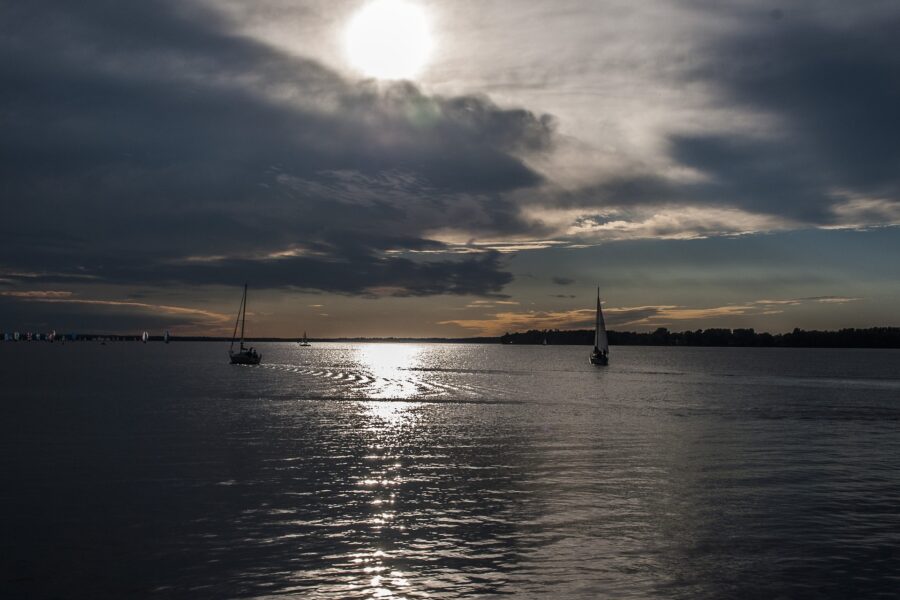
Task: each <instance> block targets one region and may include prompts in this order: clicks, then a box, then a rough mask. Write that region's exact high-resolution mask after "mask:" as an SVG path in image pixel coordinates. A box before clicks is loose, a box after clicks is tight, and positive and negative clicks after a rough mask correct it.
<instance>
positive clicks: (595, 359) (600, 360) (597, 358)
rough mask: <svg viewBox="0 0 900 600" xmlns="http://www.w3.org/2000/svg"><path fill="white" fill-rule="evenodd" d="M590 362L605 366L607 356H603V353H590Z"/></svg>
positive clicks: (607, 362)
mask: <svg viewBox="0 0 900 600" xmlns="http://www.w3.org/2000/svg"><path fill="white" fill-rule="evenodd" d="M590 360H591V364H592V365H597V366H599V367H605V366H607V365H609V357H608V356H604V355H603V354H593V353H592V354H591V359H590Z"/></svg>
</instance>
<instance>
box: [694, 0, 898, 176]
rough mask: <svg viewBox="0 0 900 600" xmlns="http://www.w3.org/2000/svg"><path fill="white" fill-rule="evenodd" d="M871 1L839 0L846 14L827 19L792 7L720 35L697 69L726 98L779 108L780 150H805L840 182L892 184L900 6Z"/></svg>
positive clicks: (895, 160)
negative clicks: (885, 8)
mask: <svg viewBox="0 0 900 600" xmlns="http://www.w3.org/2000/svg"><path fill="white" fill-rule="evenodd" d="M868 4H869V3H865V2H864V3H859V4H857V3H853V4H851V5H846V4H843V3H841V5H843V6H846V11H847V14H846V15H844V16H843V18H839V19H834V20H833V22H830V21H827V20H824V19H819V20H815V19H814V15H815V13H814V12H813V11H810V12H809V14H805V13H803V12H800V11H797V12H796V13H795V16H794V17H792V18H788V19H785V20H784V21H781V22H779V23H777V24H776V25H775V26H766V25H758V26H757V27H755V28H754V29H753V30H751V31H749V32H747V33H746V34H744V35H738V36H733V37H728V38H725V39H721V40H718V41H717V42H716V43H715V44H714V45H713V47H712V48H710V51H711V52H715V55H716V56H717V57H719V60H718V61H717V62H716V63H714V64H713V65H711V66H710V67H708V68H707V69H704V70H701V71H700V72H699V73H698V76H700V77H703V78H706V79H708V80H711V81H712V82H714V84H715V85H716V86H717V88H718V89H719V90H720V91H721V92H722V93H723V94H724V96H725V100H726V101H727V102H732V103H735V104H737V105H740V106H746V107H751V108H755V109H759V110H762V111H766V112H770V113H772V114H775V115H777V116H779V117H781V118H782V122H783V127H784V128H785V134H786V135H787V136H789V137H791V138H793V139H794V140H795V141H796V145H795V146H793V147H792V145H790V144H788V145H786V146H785V147H783V148H782V150H781V152H778V156H780V157H781V158H783V159H786V158H788V157H789V153H790V152H794V151H797V150H802V151H804V152H806V153H809V154H810V155H812V156H814V157H815V158H816V160H817V162H818V164H819V166H821V167H824V168H827V169H829V170H830V171H832V172H833V177H834V179H835V181H837V182H840V183H844V184H846V185H851V186H854V187H862V188H866V189H879V188H882V187H884V186H887V187H888V188H890V189H896V185H897V182H898V166H900V113H898V111H897V106H898V105H900V36H898V35H897V31H898V30H900V9H896V6H895V10H894V11H893V14H892V15H884V14H880V15H878V13H877V12H874V11H873V13H872V15H871V17H869V18H866V16H867V15H866V14H865V12H864V11H866V10H867V6H868ZM880 4H882V5H883V4H884V3H880ZM868 7H869V8H878V7H877V6H874V5H873V6H868ZM860 13H862V15H861V14H860ZM876 15H877V16H876ZM766 150H768V151H774V150H777V147H775V146H772V147H769V148H767V149H766Z"/></svg>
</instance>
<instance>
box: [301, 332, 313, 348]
mask: <svg viewBox="0 0 900 600" xmlns="http://www.w3.org/2000/svg"><path fill="white" fill-rule="evenodd" d="M298 343H299V344H300V345H301V346H309V345H310V343H309V338H308V337H306V332H305V331H304V332H303V339H302V340H300V341H299V342H298Z"/></svg>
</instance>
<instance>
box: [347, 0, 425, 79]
mask: <svg viewBox="0 0 900 600" xmlns="http://www.w3.org/2000/svg"><path fill="white" fill-rule="evenodd" d="M344 43H345V45H346V50H347V57H348V59H349V60H350V64H351V65H353V67H354V68H355V69H357V70H359V71H360V72H361V73H362V74H363V75H365V76H367V77H374V78H376V79H412V78H414V77H415V76H416V75H417V74H418V73H419V72H420V71H421V70H422V67H424V66H425V63H426V62H427V61H428V58H429V56H430V54H431V49H432V38H431V31H430V29H429V26H428V19H427V16H426V14H425V11H424V10H422V8H421V7H419V6H417V5H416V4H414V3H412V2H407V1H405V0H374V1H373V2H371V3H369V4H367V5H366V6H364V7H363V8H361V9H360V10H359V12H357V13H356V14H355V15H354V16H353V18H352V19H351V20H350V23H349V24H348V25H347V30H346V32H345V38H344Z"/></svg>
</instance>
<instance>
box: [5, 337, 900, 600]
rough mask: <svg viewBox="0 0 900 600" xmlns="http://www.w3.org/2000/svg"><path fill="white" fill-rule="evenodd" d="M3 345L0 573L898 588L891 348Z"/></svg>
mask: <svg viewBox="0 0 900 600" xmlns="http://www.w3.org/2000/svg"><path fill="white" fill-rule="evenodd" d="M257 346H258V347H259V349H260V350H261V352H262V353H263V363H264V364H263V365H261V366H259V367H238V366H231V365H228V364H227V355H226V350H227V348H226V346H223V345H221V344H214V343H172V344H169V345H164V344H161V343H149V344H146V345H144V344H140V343H128V342H121V343H111V344H108V345H106V346H100V345H99V344H95V343H68V344H66V345H60V344H45V343H18V344H13V343H4V344H0V364H2V365H3V367H2V382H0V399H2V402H0V475H2V483H3V485H2V487H0V511H2V515H3V519H2V526H0V596H3V597H11V598H51V597H52V598H123V597H160V598H163V597H165V598H170V597H173V598H225V597H240V598H244V597H266V596H275V595H288V596H290V595H294V596H296V597H298V598H380V597H385V598H391V597H393V598H471V597H476V596H480V595H492V594H515V595H516V596H517V597H534V598H539V597H558V598H596V597H615V598H726V597H732V598H778V597H781V598H849V597H866V598H877V597H896V595H897V590H898V589H900V464H898V462H900V430H898V424H900V369H898V365H900V352H896V351H866V350H790V349H722V348H710V349H706V348H637V347H614V348H613V351H612V362H611V364H610V366H609V367H606V368H597V367H592V366H590V365H589V364H588V361H587V357H588V352H589V348H584V347H554V346H550V347H537V346H533V347H532V346H497V345H490V346H487V345H439V344H433V345H428V344H421V345H417V344H316V345H314V346H313V347H311V348H301V347H299V346H297V345H296V344H258V345H257Z"/></svg>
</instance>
